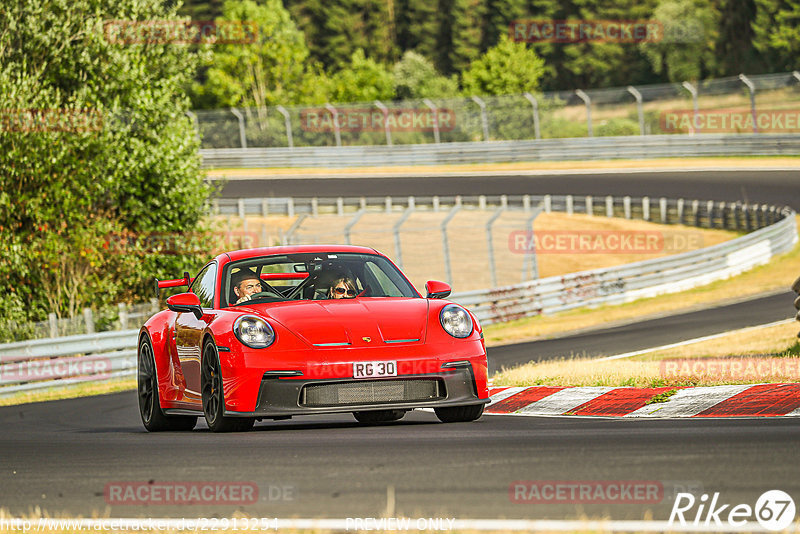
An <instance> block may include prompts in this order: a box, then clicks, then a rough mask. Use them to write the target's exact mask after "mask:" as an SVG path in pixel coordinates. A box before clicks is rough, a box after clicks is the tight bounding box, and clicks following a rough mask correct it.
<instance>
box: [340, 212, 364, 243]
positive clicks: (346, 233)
mask: <svg viewBox="0 0 800 534" xmlns="http://www.w3.org/2000/svg"><path fill="white" fill-rule="evenodd" d="M365 212H366V210H365V209H364V208H361V209H359V210H358V211H357V212H356V214H355V215H353V218H352V219H350V220H349V221H348V222H347V224H346V225H345V227H344V242H345V244H346V245H350V244H352V243H350V231H351V230H352V229H353V226H355V224H356V223H357V222H358V220H359V219H360V218H361V216H362V215H364V213H365Z"/></svg>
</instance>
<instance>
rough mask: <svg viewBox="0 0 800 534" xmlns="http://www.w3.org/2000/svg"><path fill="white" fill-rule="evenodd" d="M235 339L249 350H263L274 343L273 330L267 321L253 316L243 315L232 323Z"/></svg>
mask: <svg viewBox="0 0 800 534" xmlns="http://www.w3.org/2000/svg"><path fill="white" fill-rule="evenodd" d="M233 333H234V334H235V335H236V338H237V339H238V340H239V341H241V342H242V343H243V344H244V345H247V346H248V347H250V348H251V349H263V348H266V347H269V346H270V345H272V343H273V342H274V341H275V330H273V329H272V327H271V326H270V325H269V323H268V322H267V321H265V320H264V319H261V318H260V317H256V316H255V315H243V316H241V317H239V318H238V319H236V322H235V323H233Z"/></svg>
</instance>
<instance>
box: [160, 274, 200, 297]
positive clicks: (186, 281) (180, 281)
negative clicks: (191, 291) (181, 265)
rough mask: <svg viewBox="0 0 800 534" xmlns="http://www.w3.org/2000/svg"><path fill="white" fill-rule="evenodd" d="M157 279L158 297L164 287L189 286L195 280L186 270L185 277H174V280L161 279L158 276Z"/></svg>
mask: <svg viewBox="0 0 800 534" xmlns="http://www.w3.org/2000/svg"><path fill="white" fill-rule="evenodd" d="M155 281H156V298H158V296H159V294H160V293H161V289H162V288H166V287H182V286H186V287H189V286H190V285H191V283H192V282H193V281H194V278H191V277H190V276H189V273H188V272H187V271H184V272H183V278H174V279H172V280H159V279H158V278H156V279H155Z"/></svg>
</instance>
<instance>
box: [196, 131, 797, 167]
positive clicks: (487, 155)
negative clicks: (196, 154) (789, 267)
mask: <svg viewBox="0 0 800 534" xmlns="http://www.w3.org/2000/svg"><path fill="white" fill-rule="evenodd" d="M798 153H800V135H791V134H780V135H779V134H775V135H772V134H731V135H727V134H698V135H651V136H621V137H590V138H571V139H539V140H525V141H488V142H487V141H480V142H459V143H439V144H436V143H430V144H416V145H393V146H381V145H375V146H341V147H327V146H322V147H294V148H219V149H208V148H207V149H201V150H200V154H201V155H202V157H203V166H204V167H206V168H255V167H259V168H270V167H372V166H391V165H443V164H459V163H505V162H520V161H540V160H541V161H545V160H601V159H642V158H668V157H669V158H671V157H698V156H783V155H797V154H798Z"/></svg>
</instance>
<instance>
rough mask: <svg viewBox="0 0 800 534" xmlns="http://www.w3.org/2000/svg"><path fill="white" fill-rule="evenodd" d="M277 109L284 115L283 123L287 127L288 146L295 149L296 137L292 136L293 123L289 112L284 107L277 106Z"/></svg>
mask: <svg viewBox="0 0 800 534" xmlns="http://www.w3.org/2000/svg"><path fill="white" fill-rule="evenodd" d="M275 109H277V110H278V112H279V113H280V114H281V115H283V123H284V125H285V126H286V144H287V145H288V146H289V148H294V137H293V136H292V121H291V120H289V112H288V111H286V108H285V107H283V106H276V107H275Z"/></svg>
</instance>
